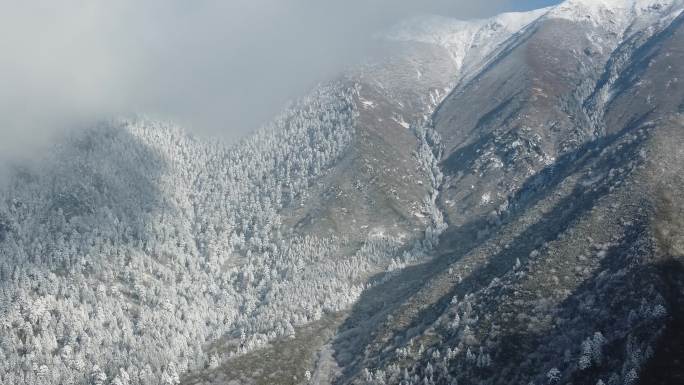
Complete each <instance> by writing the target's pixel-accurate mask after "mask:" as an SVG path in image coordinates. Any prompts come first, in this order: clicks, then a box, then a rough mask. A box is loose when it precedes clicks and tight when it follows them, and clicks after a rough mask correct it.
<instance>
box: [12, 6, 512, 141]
mask: <svg viewBox="0 0 684 385" xmlns="http://www.w3.org/2000/svg"><path fill="white" fill-rule="evenodd" d="M484 3H486V4H484ZM508 3H512V1H511V0H492V1H488V2H471V1H466V0H452V1H447V0H430V1H417V0H416V1H408V0H365V1H364V0H345V1H327V0H226V1H218V0H197V1H181V0H147V1H134V0H117V1H105V0H61V1H54V0H47V1H37V0H23V1H10V0H0V5H1V7H0V9H1V10H2V11H1V12H0V152H2V153H5V154H6V153H12V152H14V153H17V152H22V151H25V149H26V148H27V147H26V145H28V144H34V143H41V142H48V141H49V140H50V139H49V138H50V136H51V135H52V134H53V133H54V132H55V131H56V130H59V129H63V128H66V127H73V126H79V125H85V124H89V123H91V122H92V121H93V120H96V119H103V118H108V117H111V116H116V115H127V114H132V113H144V114H151V115H159V116H161V117H165V118H171V119H176V120H178V121H180V122H181V124H183V125H185V126H188V127H190V128H191V129H193V130H195V131H197V132H200V133H203V132H209V133H219V134H222V135H224V136H228V137H231V136H240V135H243V134H244V133H246V132H249V131H250V130H252V129H253V128H254V127H256V126H258V125H259V124H261V123H262V122H263V121H265V120H266V119H268V117H270V116H272V115H273V114H274V113H276V112H277V111H278V109H279V108H280V107H281V105H283V104H284V103H285V102H286V101H287V100H288V99H290V98H292V97H295V96H297V95H300V94H302V93H303V92H305V91H306V89H308V88H309V87H311V86H312V85H313V84H315V83H316V82H318V81H320V80H322V79H325V78H326V77H328V76H330V75H332V74H334V73H336V72H337V71H339V70H340V69H341V68H343V67H344V66H346V65H348V64H350V63H353V62H355V61H356V60H357V58H358V57H360V56H361V55H363V52H364V50H366V49H368V47H369V45H368V36H370V35H372V33H373V32H375V31H376V30H377V29H380V28H384V27H385V26H387V25H389V24H390V23H394V22H396V21H397V20H399V19H400V18H402V17H404V16H406V15H407V14H409V13H414V12H437V13H451V14H454V15H457V16H461V17H471V16H482V15H483V14H487V13H493V12H494V11H499V10H502V9H504V8H511V7H510V5H511V4H508ZM473 4H476V5H473Z"/></svg>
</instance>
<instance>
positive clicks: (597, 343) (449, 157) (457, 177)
mask: <svg viewBox="0 0 684 385" xmlns="http://www.w3.org/2000/svg"><path fill="white" fill-rule="evenodd" d="M610 3H611V4H606V5H605V6H604V4H600V2H587V1H568V2H566V3H563V4H562V5H560V6H558V7H556V8H554V9H551V10H549V12H548V13H547V14H545V15H544V16H542V17H540V18H539V19H538V20H536V21H535V22H534V23H533V24H532V25H531V26H530V27H528V28H527V29H526V30H525V31H524V34H523V35H522V36H521V37H519V38H517V39H514V40H512V41H510V42H509V45H508V47H507V48H506V49H504V50H502V51H501V53H500V54H499V55H498V56H497V57H496V59H494V60H493V61H492V62H491V64H490V65H488V66H487V67H485V68H484V69H483V70H482V71H481V72H479V73H478V74H477V75H476V76H474V77H473V78H472V80H468V81H466V82H464V83H462V84H460V85H459V86H458V87H457V88H456V89H455V90H454V92H452V93H451V94H450V95H449V96H448V97H447V98H446V99H445V101H444V102H443V103H442V104H441V105H440V106H439V108H438V110H437V112H436V113H435V116H434V118H433V119H434V127H435V129H436V130H437V132H439V134H440V136H441V137H442V138H443V140H442V143H443V145H444V157H443V158H442V161H441V163H440V166H441V170H442V171H443V173H444V175H445V181H444V184H443V188H442V191H441V193H440V197H441V199H440V201H439V206H440V207H441V208H443V210H444V213H445V214H446V218H447V221H448V222H449V228H448V229H447V230H446V231H445V232H444V233H443V234H442V236H441V243H440V244H441V247H440V248H439V249H438V250H437V253H438V255H437V257H436V258H435V259H434V260H432V261H431V262H429V263H426V264H424V265H421V266H417V267H415V268H409V269H406V270H405V271H403V272H402V273H400V274H398V275H396V276H394V277H393V278H392V279H390V280H389V281H387V282H385V283H383V284H382V285H380V286H379V287H377V288H374V289H371V290H369V291H368V292H367V295H362V297H361V299H360V300H359V302H357V304H356V305H355V311H354V312H353V313H352V315H351V316H350V318H349V320H351V321H349V322H348V323H347V324H346V325H344V326H343V328H342V333H340V337H339V338H338V341H339V342H338V345H337V346H338V348H339V349H340V351H344V350H345V349H351V350H352V351H354V352H355V358H354V359H350V360H349V361H348V365H347V366H346V368H345V369H346V370H345V371H343V376H342V377H341V379H340V382H341V383H347V382H353V383H378V384H381V383H402V384H414V383H415V384H417V383H426V384H431V383H445V384H447V383H455V382H456V381H458V383H570V382H572V383H596V382H597V381H599V380H602V381H603V382H604V383H616V384H617V383H635V382H636V381H637V378H638V376H639V372H640V370H641V367H642V365H643V364H644V363H645V362H647V361H648V360H649V359H651V358H652V357H653V355H654V354H656V353H655V351H656V350H658V349H659V347H658V346H660V345H659V344H660V343H659V342H658V338H659V336H660V335H661V333H667V335H677V331H676V330H677V328H678V327H680V326H681V323H680V321H678V320H679V319H681V316H680V315H679V312H680V311H681V310H680V308H679V305H680V303H679V300H678V299H677V297H678V296H680V295H681V293H682V286H681V279H682V277H681V267H680V266H681V265H680V263H681V260H680V259H681V256H682V254H681V250H679V251H673V249H672V246H671V244H672V243H673V242H674V243H679V239H680V237H681V226H680V224H676V223H674V222H673V219H672V218H673V214H672V213H676V212H680V210H681V207H682V204H683V202H682V200H681V198H678V197H675V195H677V194H676V193H675V191H678V190H679V189H680V188H681V178H679V177H676V176H675V174H677V173H679V172H681V169H682V166H683V165H684V163H682V158H681V155H682V153H681V150H675V149H673V148H672V147H671V146H663V143H664V141H671V142H672V143H677V144H678V145H681V143H682V134H681V133H682V128H683V127H682V116H681V113H682V101H684V95H682V93H681V89H679V88H677V87H678V86H677V84H678V82H679V81H678V80H677V79H680V78H681V72H682V70H683V69H682V66H681V64H678V63H680V62H681V60H682V48H684V47H682V42H683V41H684V40H682V35H681V34H682V30H683V28H682V16H681V9H682V3H681V2H658V3H656V2H648V3H645V2H638V1H614V2H610ZM596 20H598V21H596ZM610 21H612V22H613V23H610ZM656 90H661V91H660V92H658V91H656ZM473 106H477V108H473ZM666 169H667V170H668V172H672V174H669V175H668V176H666V175H663V174H662V172H663V171H664V170H666ZM658 170H660V171H658ZM663 185H667V187H658V186H663ZM665 191H668V192H665ZM663 205H664V206H666V207H667V208H666V209H663V208H662V206H663ZM659 207H661V208H659ZM663 211H665V212H668V214H666V216H667V217H668V218H670V219H667V220H666V224H664V225H663V226H664V227H665V228H666V229H667V230H659V229H658V228H659V227H660V225H658V223H659V222H660V221H661V220H662V219H661V218H662V216H663ZM674 215H675V216H676V214H674ZM663 231H664V232H665V233H667V234H670V235H668V238H667V239H668V240H666V241H664V240H663V239H662V237H661V236H660V235H658V234H660V233H662V232H663ZM675 234H676V235H675ZM672 260H674V261H677V262H667V261H672ZM424 282H427V283H424ZM393 292H394V293H397V295H396V296H391V298H388V297H387V296H386V295H384V296H382V300H381V301H380V300H378V299H376V298H375V297H380V296H381V294H380V293H393ZM367 313H371V314H375V315H374V318H370V317H368V316H366V315H365V314H367ZM668 314H672V317H669V316H668ZM359 324H360V325H362V327H358V326H356V325H359ZM668 328H669V329H668ZM673 328H674V329H673ZM668 330H670V332H668ZM583 341H584V342H583ZM663 343H665V344H666V345H667V344H670V346H676V344H677V343H676V342H671V341H664V342H663ZM670 350H672V349H670ZM661 357H662V355H661ZM660 359H662V358H660ZM666 361H667V360H666ZM653 365H658V364H657V363H654V364H653ZM663 365H667V364H663ZM674 366H676V364H672V365H670V366H669V367H674ZM367 368H370V370H366V369H367ZM670 375H671V376H672V377H669V378H670V380H667V379H666V378H668V377H667V376H666V375H663V376H661V381H662V383H667V381H674V379H675V378H681V373H680V372H679V370H675V371H672V372H671V374H670ZM649 380H650V379H649V378H643V379H642V381H643V382H644V383H649Z"/></svg>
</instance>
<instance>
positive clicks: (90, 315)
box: [0, 0, 684, 385]
mask: <svg viewBox="0 0 684 385" xmlns="http://www.w3.org/2000/svg"><path fill="white" fill-rule="evenodd" d="M682 9H684V4H683V2H682V1H681V0H596V1H593V0H568V1H565V2H564V3H562V4H560V5H558V6H555V7H551V8H546V9H541V10H538V11H533V12H527V13H511V14H503V15H500V16H497V17H494V18H491V19H487V20H474V21H455V20H450V19H446V18H439V17H421V18H416V19H412V20H408V21H406V22H405V23H402V24H401V25H399V26H397V27H396V28H394V29H392V30H390V31H388V32H387V33H385V34H383V35H382V36H380V37H379V42H378V52H377V55H376V56H374V57H372V58H368V60H367V62H366V63H364V64H363V65H360V66H358V67H357V68H354V69H352V70H350V71H348V72H347V73H345V74H344V75H342V76H340V78H339V79H338V80H337V81H335V82H331V83H330V84H327V85H322V86H320V87H318V88H317V89H316V90H314V91H313V92H312V93H311V94H310V95H308V96H307V97H305V98H303V99H302V100H300V101H298V102H296V103H294V104H293V105H292V107H291V108H289V109H288V110H286V111H284V112H283V114H282V115H281V116H279V117H278V118H276V119H275V120H274V122H273V123H271V124H270V125H268V126H267V127H265V128H263V129H262V130H260V131H258V132H257V133H255V134H254V136H252V137H250V138H248V139H246V140H244V141H243V142H242V143H240V144H238V145H236V146H232V147H229V146H224V145H222V144H219V143H209V142H206V141H204V140H202V139H197V138H193V137H191V136H189V135H187V134H185V133H184V132H183V131H182V130H180V129H178V128H175V127H173V125H171V124H166V123H160V122H152V121H149V120H145V119H138V120H133V121H121V122H112V123H108V124H103V125H102V126H101V127H97V128H94V129H92V130H89V131H86V132H79V133H76V134H74V135H72V136H71V137H68V138H65V140H64V142H63V143H60V144H59V145H57V146H55V148H54V149H53V151H52V152H51V153H49V154H47V155H45V158H44V159H43V160H42V161H40V162H39V163H38V164H37V166H35V167H32V166H27V167H24V168H20V169H17V170H16V171H15V173H14V175H13V177H12V179H11V180H10V183H8V185H7V186H5V187H3V190H2V192H0V255H1V256H2V257H1V258H0V384H5V383H7V384H36V383H41V384H62V383H77V384H81V383H95V384H108V383H111V384H116V385H123V384H133V383H139V384H177V383H187V384H200V383H202V384H204V383H211V384H225V383H228V384H250V383H257V384H273V383H278V384H305V383H310V384H329V383H338V384H351V383H353V384H403V385H408V384H452V383H460V384H470V383H484V384H495V383H496V384H499V383H501V384H508V383H511V384H518V383H525V384H528V383H534V384H546V383H549V384H554V383H590V384H594V383H597V384H598V383H604V384H613V385H616V384H630V385H631V384H636V383H637V382H641V383H644V384H650V383H654V384H655V383H676V382H678V381H680V382H681V379H682V378H684V372H683V371H682V368H681V365H680V364H679V362H680V361H679V360H681V359H682V357H681V355H679V353H681V346H682V342H684V340H683V338H684V337H683V336H682V333H681V330H682V325H683V322H684V313H683V312H682V307H681V298H684V296H682V294H684V268H682V265H681V263H682V259H683V258H684V244H683V243H682V242H683V241H682V240H684V223H682V214H684V200H683V199H682V197H681V193H680V192H681V191H682V189H684V179H682V176H681V175H682V172H683V171H684V170H682V168H683V167H684V152H682V148H684V147H683V146H682V144H684V86H683V85H682V84H681V79H682V76H683V75H684V74H682V71H684V67H683V66H682V65H681V63H682V62H684V46H683V44H684V39H683V38H684V16H683V14H682Z"/></svg>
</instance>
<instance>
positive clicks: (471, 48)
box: [383, 8, 549, 75]
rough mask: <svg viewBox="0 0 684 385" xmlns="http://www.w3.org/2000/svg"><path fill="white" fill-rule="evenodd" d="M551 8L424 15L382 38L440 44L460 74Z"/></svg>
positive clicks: (395, 28)
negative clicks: (475, 15) (474, 15)
mask: <svg viewBox="0 0 684 385" xmlns="http://www.w3.org/2000/svg"><path fill="white" fill-rule="evenodd" d="M548 10H549V9H548V8H543V9H538V10H533V11H529V12H509V13H502V14H500V15H497V16H494V17H491V18H487V19H474V20H458V19H455V18H450V17H443V16H436V15H423V16H419V17H415V18H411V19H408V20H406V21H404V22H402V23H400V24H398V25H397V26H395V27H394V28H392V29H390V30H389V31H388V32H387V33H385V34H384V35H383V38H386V39H389V40H394V41H408V42H419V43H427V44H434V45H438V46H441V47H443V48H445V49H447V50H448V51H449V53H450V55H451V57H452V59H453V60H454V63H455V64H456V66H457V67H458V68H459V69H460V72H461V75H466V74H467V73H469V72H471V70H472V69H473V68H475V67H477V66H478V64H479V63H481V61H482V60H483V59H484V58H485V57H486V56H488V55H489V54H490V53H492V52H493V51H494V50H495V49H496V48H497V47H498V46H499V45H501V43H503V42H504V41H506V40H507V39H508V38H510V37H511V36H513V35H514V34H515V33H517V32H519V31H521V30H522V29H523V28H524V27H526V26H527V25H529V24H530V23H532V22H533V21H534V20H536V19H538V18H539V17H541V16H542V15H544V14H546V13H547V12H548Z"/></svg>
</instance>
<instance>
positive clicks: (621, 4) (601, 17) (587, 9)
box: [547, 0, 684, 34]
mask: <svg viewBox="0 0 684 385" xmlns="http://www.w3.org/2000/svg"><path fill="white" fill-rule="evenodd" d="M683 6H684V1H682V0H566V1H564V2H563V3H561V4H559V5H557V6H555V7H553V9H551V11H550V12H549V13H548V15H547V17H549V18H558V19H566V20H571V21H576V22H589V23H592V24H594V25H597V26H603V27H605V28H606V29H608V30H610V31H612V32H616V33H619V34H622V33H624V32H626V31H628V30H629V29H630V27H638V26H640V25H644V24H652V23H653V22H655V21H658V20H659V19H663V18H666V19H671V18H672V17H676V16H677V15H678V14H679V13H681V11H682V8H683Z"/></svg>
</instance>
